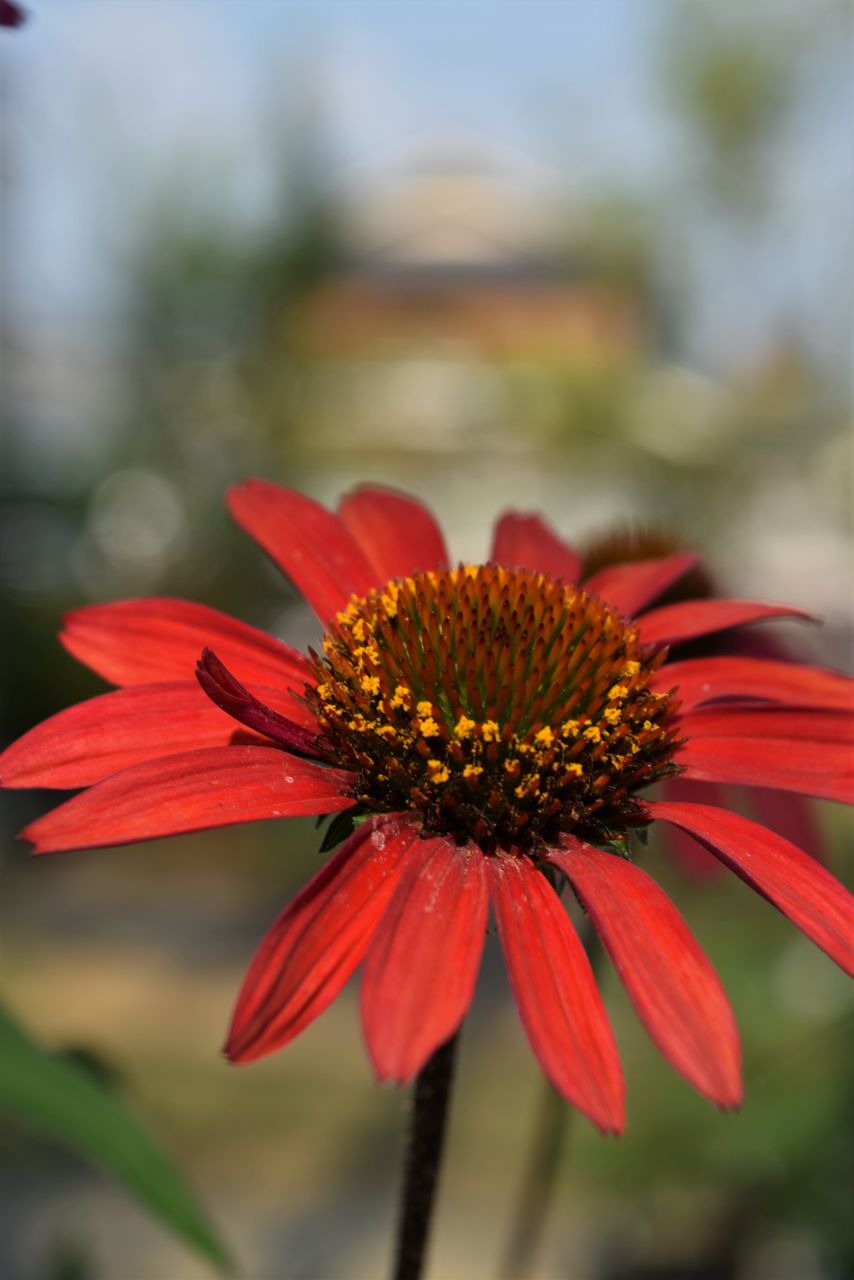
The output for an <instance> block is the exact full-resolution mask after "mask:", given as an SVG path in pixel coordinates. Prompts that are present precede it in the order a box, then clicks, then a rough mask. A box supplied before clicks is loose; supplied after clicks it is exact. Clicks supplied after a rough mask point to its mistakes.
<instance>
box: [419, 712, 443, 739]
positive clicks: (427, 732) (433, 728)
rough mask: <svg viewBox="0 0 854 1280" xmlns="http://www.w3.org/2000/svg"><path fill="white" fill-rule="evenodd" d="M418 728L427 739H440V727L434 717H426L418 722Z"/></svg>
mask: <svg viewBox="0 0 854 1280" xmlns="http://www.w3.org/2000/svg"><path fill="white" fill-rule="evenodd" d="M418 728H419V730H420V731H421V733H422V735H423V736H424V737H425V738H438V736H439V726H438V725H437V723H436V721H435V720H434V719H433V717H432V716H425V717H424V718H423V719H422V720H419V721H418Z"/></svg>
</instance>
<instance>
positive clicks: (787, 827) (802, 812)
mask: <svg viewBox="0 0 854 1280" xmlns="http://www.w3.org/2000/svg"><path fill="white" fill-rule="evenodd" d="M696 785H698V786H699V785H701V784H700V783H697V784H696ZM746 797H747V803H748V804H749V805H750V806H752V809H753V815H754V817H756V818H758V819H759V821H760V822H761V824H762V826H763V827H768V828H769V830H771V831H776V832H777V834H778V835H781V836H783V837H784V838H785V839H786V840H791V842H792V844H794V845H797V847H798V848H799V849H803V851H804V853H808V854H809V856H810V857H811V858H815V859H816V861H818V862H821V863H823V864H824V865H825V866H826V865H827V850H826V849H825V845H824V839H823V838H822V833H821V829H820V827H819V824H818V821H817V820H816V814H815V805H813V804H812V803H811V801H809V800H808V799H806V798H805V797H804V796H799V795H795V794H794V793H793V792H791V791H774V790H772V789H771V788H770V787H769V788H766V787H751V788H750V789H749V790H748V791H747V792H746ZM673 830H674V832H675V831H676V830H677V829H676V828H673ZM679 834H680V835H681V834H683V833H682V832H679ZM686 839H688V840H690V839H691V837H690V836H686ZM693 844H694V847H695V849H697V850H698V852H700V853H703V854H704V856H706V855H705V852H704V850H703V849H701V847H700V845H698V844H697V842H696V841H693Z"/></svg>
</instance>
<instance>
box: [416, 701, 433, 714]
mask: <svg viewBox="0 0 854 1280" xmlns="http://www.w3.org/2000/svg"><path fill="white" fill-rule="evenodd" d="M415 710H416V711H417V712H418V714H419V715H420V716H432V714H433V703H432V702H419V703H418V705H417V706H416V708H415Z"/></svg>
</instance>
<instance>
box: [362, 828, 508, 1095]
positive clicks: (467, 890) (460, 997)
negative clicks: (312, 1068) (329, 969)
mask: <svg viewBox="0 0 854 1280" xmlns="http://www.w3.org/2000/svg"><path fill="white" fill-rule="evenodd" d="M484 861H485V859H484V855H483V854H482V853H481V851H480V849H478V848H477V847H476V846H475V845H469V846H467V847H465V848H461V849H458V848H457V847H456V846H455V845H454V844H453V842H450V843H449V842H448V841H447V840H442V839H436V840H425V841H422V842H421V845H420V848H419V849H418V850H417V851H414V852H413V855H412V856H411V858H410V860H409V862H408V863H407V866H406V869H405V871H404V872H403V875H402V876H401V879H400V883H399V884H398V886H397V889H396V890H395V894H394V897H393V898H392V901H391V905H390V906H389V908H388V910H387V911H386V913H385V916H384V917H383V921H382V923H381V925H380V927H379V928H378V930H377V932H376V935H375V937H374V940H373V942H372V943H371V947H370V950H369V951H368V956H367V960H366V962H365V974H364V978H363V981H362V1023H363V1026H364V1028H365V1039H366V1040H367V1044H368V1050H369V1052H370V1055H371V1060H372V1061H373V1064H374V1069H375V1071H376V1073H377V1076H378V1077H379V1079H380V1080H398V1081H400V1082H401V1083H403V1082H404V1081H406V1080H409V1079H410V1078H411V1077H412V1076H413V1075H415V1073H416V1072H417V1071H419V1070H420V1069H421V1067H422V1066H423V1065H424V1063H425V1062H426V1061H427V1059H428V1058H429V1057H430V1054H431V1053H433V1051H434V1049H438V1047H439V1045H441V1044H444V1043H445V1041H446V1040H447V1039H448V1038H449V1036H451V1035H453V1033H454V1032H455V1031H456V1030H457V1028H458V1026H459V1025H460V1023H461V1022H462V1020H463V1018H464V1017H465V1014H466V1010H467V1009H468V1007H469V1005H470V1003H471V998H472V993H473V991H474V985H475V980H476V978H477V971H478V967H479V965H480V956H481V952H482V951H483V943H484V937H485V933H486V917H487V892H486V871H485V868H484Z"/></svg>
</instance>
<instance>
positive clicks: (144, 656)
mask: <svg viewBox="0 0 854 1280" xmlns="http://www.w3.org/2000/svg"><path fill="white" fill-rule="evenodd" d="M63 622H64V625H65V629H64V631H63V632H62V633H61V635H60V637H59V638H60V640H61V641H62V643H63V644H64V645H65V647H66V649H67V650H68V652H69V653H71V654H73V656H74V657H75V658H77V660H78V661H79V662H83V663H85V665H86V666H87V667H91V668H92V670H93V671H97V673H98V675H100V676H103V677H104V679H105V680H109V681H110V682H111V684H118V685H131V684H147V683H149V682H154V681H159V680H191V679H192V678H193V671H194V669H195V666H196V661H197V659H198V657H199V654H200V653H201V652H202V649H204V648H205V647H210V648H213V647H216V650H217V653H219V654H220V656H221V657H222V659H223V661H224V662H227V663H228V664H229V666H230V667H232V668H233V669H234V670H235V671H236V672H237V674H238V675H239V676H240V678H241V680H246V681H248V682H249V683H250V684H251V683H253V682H257V683H259V684H264V685H272V686H273V687H274V688H275V687H278V688H281V689H288V688H292V689H295V690H296V691H297V692H298V693H302V692H303V687H304V685H305V682H306V681H307V680H311V681H312V683H313V682H314V679H313V676H312V675H311V671H310V669H309V666H308V663H307V662H306V660H305V658H304V657H303V656H302V654H301V653H297V651H296V649H291V648H290V647H289V646H288V645H286V644H282V642H281V641H280V640H276V639H274V638H273V636H268V635H266V634H265V632H263V631H258V630H257V628H255V627H250V626H247V625H246V623H245V622H238V621H237V619H236V618H229V617H228V615H227V614H225V613H220V612H219V611H218V610H216V609H209V608H207V606H206V605H202V604H192V603H191V602H190V601H189V600H171V599H163V598H161V599H150V600H119V601H117V602H116V603H115V604H93V605H86V606H84V607H83V608H82V609H75V610H73V612H71V613H68V614H66V616H65V618H64V619H63Z"/></svg>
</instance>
